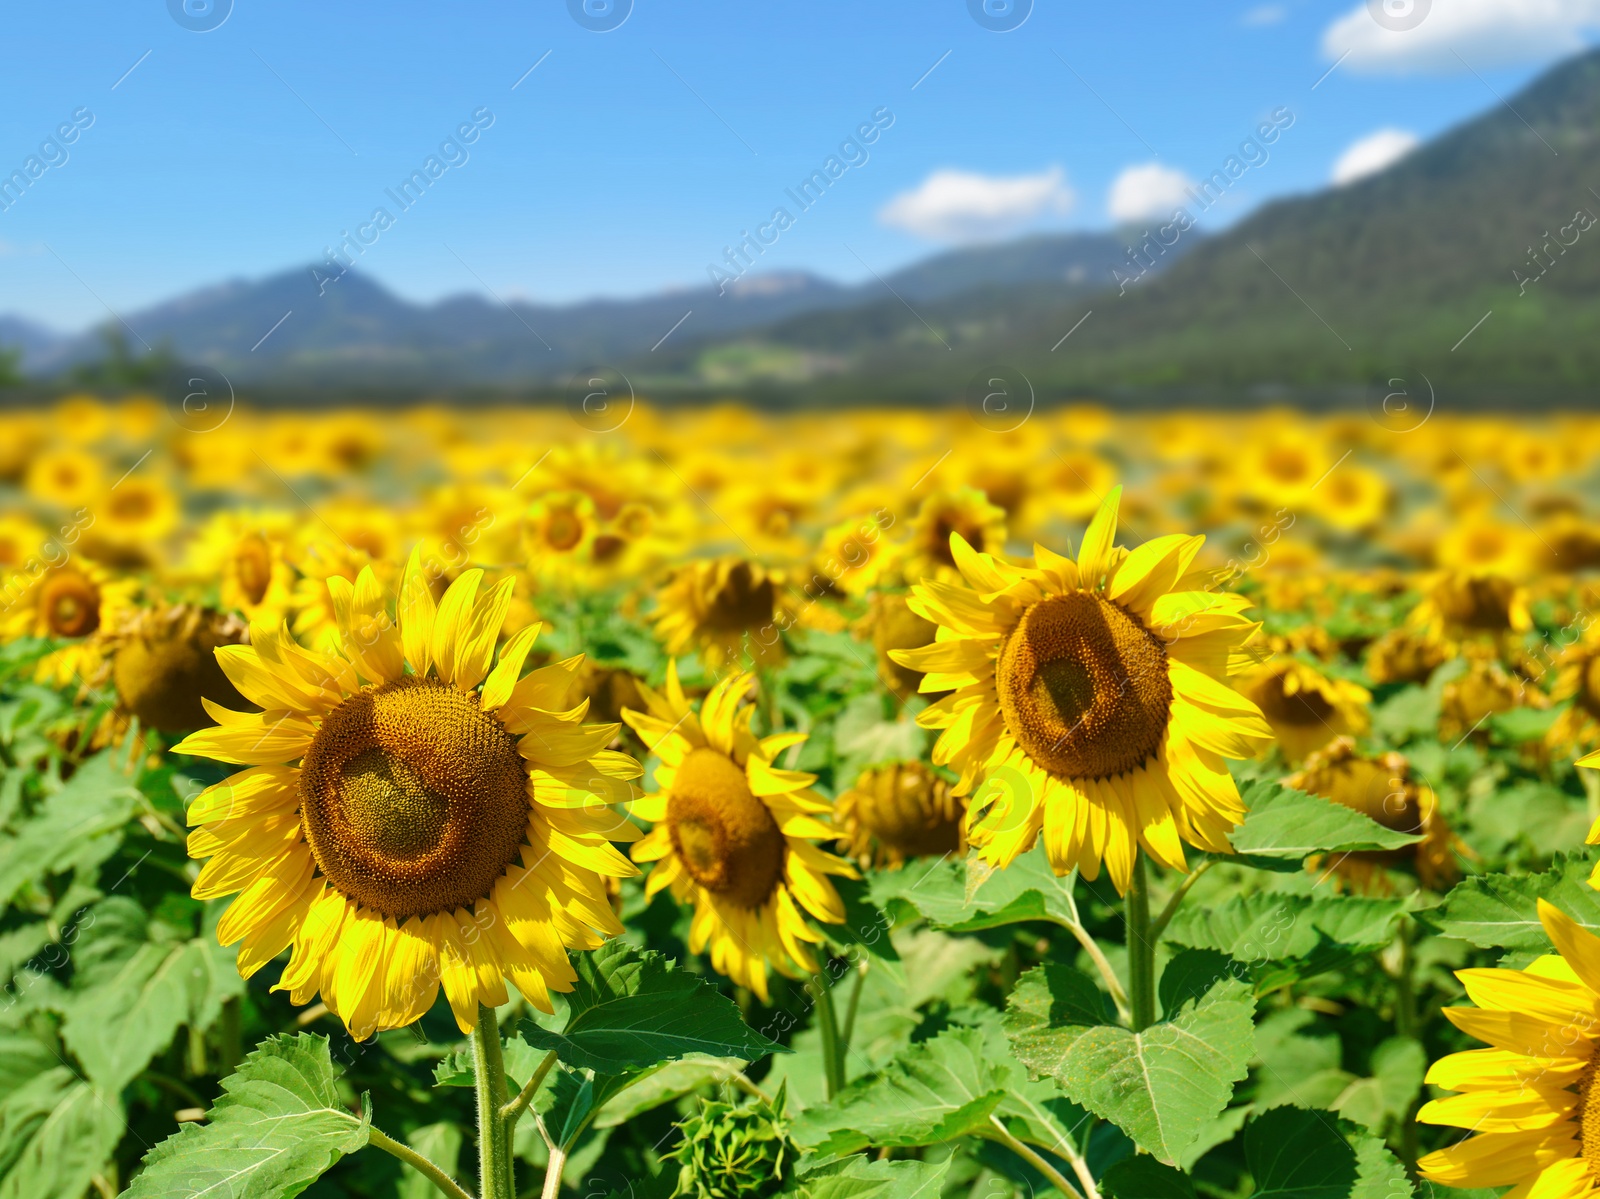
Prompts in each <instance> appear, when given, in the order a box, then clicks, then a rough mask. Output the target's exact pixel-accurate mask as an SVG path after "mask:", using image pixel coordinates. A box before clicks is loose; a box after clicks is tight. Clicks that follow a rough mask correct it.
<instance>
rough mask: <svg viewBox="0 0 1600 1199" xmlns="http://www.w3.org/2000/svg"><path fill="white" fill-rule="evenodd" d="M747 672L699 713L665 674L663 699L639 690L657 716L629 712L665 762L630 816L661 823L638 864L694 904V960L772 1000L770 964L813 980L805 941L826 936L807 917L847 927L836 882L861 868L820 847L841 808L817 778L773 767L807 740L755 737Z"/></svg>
mask: <svg viewBox="0 0 1600 1199" xmlns="http://www.w3.org/2000/svg"><path fill="white" fill-rule="evenodd" d="M750 678H751V676H750V675H748V674H736V675H731V676H729V677H728V678H725V679H723V680H722V681H721V682H720V683H718V684H717V685H716V686H715V687H713V688H712V689H711V691H710V692H709V693H708V694H707V695H706V698H705V700H704V702H703V703H702V704H701V705H700V711H699V712H698V713H696V712H695V710H694V709H693V708H692V707H690V705H689V701H688V699H687V698H686V697H685V696H684V694H683V687H682V685H681V684H680V683H679V682H678V669H677V665H676V664H675V663H669V664H668V666H667V687H666V694H665V695H661V694H658V693H657V692H655V691H652V690H651V689H650V688H648V687H646V686H644V685H643V684H642V683H641V684H639V693H640V695H641V696H642V697H643V698H644V702H645V706H646V707H647V708H648V709H649V711H648V712H636V711H633V710H631V709H629V710H625V711H624V712H623V713H622V718H623V719H624V720H626V721H627V722H628V723H629V724H630V725H632V726H633V728H634V729H635V730H636V731H637V732H638V734H639V736H640V737H641V738H643V740H644V743H645V744H646V745H648V746H649V747H650V749H651V750H652V751H653V752H654V753H655V755H656V757H658V758H659V759H660V763H659V764H658V765H657V766H656V771H655V782H656V788H657V790H656V793H655V794H654V795H647V796H645V797H644V798H643V799H640V800H637V801H635V803H634V805H633V814H634V815H635V816H638V817H639V818H641V819H643V820H648V821H651V822H653V823H654V825H655V827H654V828H653V829H651V830H650V832H649V833H648V834H647V835H646V836H645V837H644V838H643V839H642V840H640V841H638V842H637V843H636V844H635V845H634V846H633V860H634V861H636V862H654V863H656V865H655V866H654V867H653V868H652V869H651V871H650V878H649V880H648V881H647V882H646V884H645V893H646V895H650V896H653V895H655V894H656V893H657V892H658V891H660V890H661V889H662V888H663V887H671V888H672V893H673V895H674V896H675V897H676V898H677V899H678V901H679V902H680V903H685V904H692V905H693V906H694V919H693V921H692V922H691V924H690V925H689V952H690V953H704V952H705V951H706V949H707V948H708V947H709V949H710V951H711V964H712V965H713V966H714V967H715V968H716V969H717V970H719V971H721V972H722V973H723V974H726V975H727V976H728V977H729V978H731V979H733V981H734V982H736V983H739V984H740V985H741V986H746V987H749V988H750V989H751V990H752V991H754V992H755V993H756V994H757V995H759V996H760V997H761V1000H762V1002H763V1003H764V1002H766V999H767V967H768V966H769V965H770V966H771V967H773V968H774V969H776V970H777V971H778V972H779V973H780V974H785V975H788V976H789V977H791V978H799V977H801V976H802V975H803V973H807V972H809V973H815V971H816V969H817V963H816V959H815V958H814V957H813V956H812V954H811V950H810V949H809V948H808V945H807V943H808V942H809V943H810V944H813V945H815V944H821V942H822V937H821V935H820V934H818V933H817V932H816V931H815V930H814V929H813V928H812V927H811V926H810V925H809V924H808V923H806V918H805V913H806V912H809V913H810V914H811V915H812V916H815V917H816V918H817V919H818V920H821V921H824V922H826V923H830V924H838V923H839V922H841V921H843V920H844V916H845V912H844V904H843V902H842V901H841V900H840V898H839V893H838V891H836V890H835V889H834V886H833V884H832V883H831V882H829V881H828V876H829V875H830V874H833V875H840V876H842V877H845V878H855V877H857V875H856V871H855V868H854V867H853V866H851V865H850V864H849V863H848V862H846V861H844V860H843V859H841V858H838V857H835V856H834V855H833V854H831V853H828V852H826V851H825V850H822V849H819V848H818V847H817V846H816V845H814V844H813V843H812V842H813V841H832V840H833V839H834V838H836V837H837V836H838V832H837V831H836V830H835V829H834V827H833V825H832V823H831V817H832V814H833V804H832V803H830V802H829V801H828V800H827V799H825V798H823V797H822V796H821V795H819V794H817V793H816V792H815V791H813V790H811V784H812V783H813V782H815V781H816V775H813V774H805V773H803V772H801V771H798V770H779V769H778V768H777V767H775V766H774V765H773V764H772V759H773V758H774V757H776V756H777V755H778V754H779V753H781V752H782V751H783V750H785V749H787V748H789V747H790V746H792V745H799V744H800V743H802V742H803V741H805V739H806V736H805V734H804V733H778V734H775V735H773V736H770V737H762V738H759V739H758V738H757V737H756V736H755V734H754V733H752V732H751V731H750V717H751V716H752V715H753V714H754V712H755V707H754V705H752V704H741V703H740V702H739V701H740V700H741V699H742V698H743V697H744V694H745V692H746V691H747V690H748V689H749V687H750Z"/></svg>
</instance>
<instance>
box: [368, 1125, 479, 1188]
mask: <svg viewBox="0 0 1600 1199" xmlns="http://www.w3.org/2000/svg"><path fill="white" fill-rule="evenodd" d="M367 1144H369V1145H375V1146H376V1147H377V1148H379V1149H382V1150H383V1151H384V1152H385V1153H387V1154H389V1155H390V1156H391V1157H397V1158H399V1159H400V1160H401V1161H403V1162H405V1163H406V1165H408V1166H410V1167H412V1168H413V1169H414V1170H416V1171H417V1172H418V1173H419V1174H421V1175H423V1176H424V1177H425V1178H427V1179H428V1180H429V1181H430V1182H432V1183H433V1185H434V1186H436V1187H438V1188H439V1189H440V1190H441V1191H443V1192H444V1193H445V1194H446V1195H449V1196H450V1199H472V1196H471V1195H470V1194H468V1193H467V1192H466V1191H465V1190H463V1189H462V1188H461V1187H460V1186H458V1185H457V1183H456V1181H455V1179H453V1178H451V1177H450V1175H448V1174H446V1173H445V1172H444V1171H443V1170H442V1169H441V1168H440V1167H439V1166H437V1165H435V1164H434V1163H433V1162H431V1161H429V1160H428V1159H427V1158H425V1157H423V1156H422V1154H420V1153H418V1152H417V1151H416V1150H415V1149H413V1148H412V1147H411V1146H410V1145H406V1144H404V1143H402V1142H400V1141H397V1140H395V1139H394V1138H393V1137H391V1136H389V1135H388V1134H386V1133H384V1132H382V1131H381V1130H379V1129H377V1128H373V1129H371V1131H370V1133H369V1136H368V1140H367Z"/></svg>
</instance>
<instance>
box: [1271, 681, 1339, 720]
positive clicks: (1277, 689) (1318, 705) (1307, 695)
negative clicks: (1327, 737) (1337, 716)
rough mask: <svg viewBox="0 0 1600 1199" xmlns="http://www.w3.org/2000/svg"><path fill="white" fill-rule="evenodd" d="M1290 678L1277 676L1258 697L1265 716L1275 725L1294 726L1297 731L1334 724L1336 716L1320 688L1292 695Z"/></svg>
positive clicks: (1310, 688)
mask: <svg viewBox="0 0 1600 1199" xmlns="http://www.w3.org/2000/svg"><path fill="white" fill-rule="evenodd" d="M1290 677H1292V676H1290V675H1288V674H1279V675H1274V676H1273V677H1272V678H1271V679H1270V680H1268V682H1267V685H1266V686H1264V687H1262V688H1261V689H1260V690H1259V691H1258V692H1256V694H1255V700H1256V703H1257V704H1258V705H1260V707H1261V711H1262V714H1263V715H1265V716H1266V718H1267V719H1268V720H1269V721H1271V722H1272V723H1273V724H1287V725H1294V726H1295V727H1297V728H1315V727H1316V726H1318V725H1327V724H1330V723H1331V721H1332V718H1333V715H1334V711H1333V705H1332V704H1331V703H1329V702H1328V697H1327V696H1326V695H1324V694H1323V693H1322V691H1321V690H1320V689H1318V688H1316V687H1301V688H1300V689H1299V690H1297V691H1293V692H1290V691H1289V690H1288V688H1287V686H1286V684H1287V682H1288V680H1289V678H1290Z"/></svg>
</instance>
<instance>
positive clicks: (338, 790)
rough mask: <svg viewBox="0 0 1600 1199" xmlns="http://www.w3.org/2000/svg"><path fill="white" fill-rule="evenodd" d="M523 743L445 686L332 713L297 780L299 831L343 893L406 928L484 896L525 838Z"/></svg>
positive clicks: (379, 695)
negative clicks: (405, 922) (407, 921)
mask: <svg viewBox="0 0 1600 1199" xmlns="http://www.w3.org/2000/svg"><path fill="white" fill-rule="evenodd" d="M527 788H528V770H527V766H526V765H525V764H524V763H523V760H522V755H521V754H520V753H519V752H518V750H517V742H516V738H514V737H513V736H512V735H511V734H510V733H508V732H507V731H506V730H505V728H504V726H502V725H501V724H500V722H499V721H498V720H496V719H495V718H494V717H493V716H490V715H489V714H488V713H486V712H484V711H483V710H482V709H481V708H480V707H479V706H478V697H477V696H476V695H468V694H465V693H463V692H461V691H458V690H456V689H455V688H454V687H451V686H449V685H447V684H444V683H440V682H437V681H432V680H423V679H416V678H405V679H398V680H396V681H394V682H392V683H385V684H384V685H383V686H381V687H376V688H372V689H369V690H366V691H362V692H359V693H358V694H356V695H353V696H351V697H350V698H349V699H347V700H345V701H344V703H342V704H340V705H339V706H338V707H337V708H335V709H334V710H333V711H332V712H330V713H329V714H328V715H327V716H326V717H325V718H324V719H323V722H322V727H321V728H320V729H318V730H317V735H316V737H314V738H313V739H312V742H311V748H310V749H309V750H307V751H306V756H305V763H304V765H303V766H302V768H301V771H300V801H301V802H300V824H301V827H302V828H303V829H304V830H305V834H306V841H307V842H308V843H309V844H310V846H311V852H312V854H313V856H315V858H316V859H317V865H318V866H319V867H321V869H322V873H323V874H325V875H327V877H328V880H329V881H330V882H331V883H332V884H333V885H334V886H335V887H337V888H338V889H339V890H340V891H342V892H343V893H344V894H346V895H348V896H350V898H352V899H354V900H356V901H357V902H359V903H361V904H364V905H365V906H367V907H369V908H372V909H373V910H375V911H378V912H381V913H383V914H384V915H385V916H393V917H394V918H395V919H397V920H404V919H405V918H407V917H409V916H423V915H427V914H429V913H431V912H445V911H450V910H452V909H455V908H464V907H470V906H471V905H472V904H473V903H474V902H475V901H477V900H479V899H482V898H484V897H485V896H487V895H488V894H489V892H490V890H491V889H492V888H493V887H494V884H495V880H497V879H498V878H499V877H500V876H501V875H502V874H504V873H505V870H506V867H507V866H509V865H511V863H512V861H513V860H514V859H515V858H516V856H517V853H518V851H519V850H520V849H521V848H522V845H523V842H524V839H525V837H526V835H527V831H528V792H527Z"/></svg>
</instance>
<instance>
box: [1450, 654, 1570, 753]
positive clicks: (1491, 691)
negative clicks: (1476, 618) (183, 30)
mask: <svg viewBox="0 0 1600 1199" xmlns="http://www.w3.org/2000/svg"><path fill="white" fill-rule="evenodd" d="M1549 706H1550V698H1549V697H1548V696H1547V695H1545V693H1544V692H1542V691H1540V690H1538V689H1537V688H1535V687H1531V686H1529V685H1528V680H1527V679H1524V678H1522V677H1521V676H1520V675H1516V674H1512V673H1511V672H1510V671H1508V670H1507V669H1506V668H1505V667H1504V666H1502V665H1501V664H1500V663H1499V662H1497V661H1495V660H1494V659H1492V658H1488V657H1484V656H1482V655H1474V656H1473V657H1471V658H1470V659H1469V660H1468V664H1467V669H1466V670H1465V671H1463V672H1462V673H1461V674H1460V675H1459V676H1458V677H1456V678H1453V679H1451V680H1450V681H1449V682H1448V683H1446V684H1445V685H1444V687H1443V688H1442V689H1441V691H1440V693H1439V738H1440V740H1442V741H1449V742H1455V741H1457V740H1460V739H1462V738H1465V737H1468V736H1476V737H1477V738H1478V739H1479V740H1486V739H1487V737H1488V734H1487V733H1486V732H1484V731H1482V730H1483V725H1484V723H1485V722H1486V721H1487V720H1488V719H1489V717H1491V716H1496V715H1498V714H1500V713H1501V712H1509V711H1511V709H1513V708H1548V707H1549Z"/></svg>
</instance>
